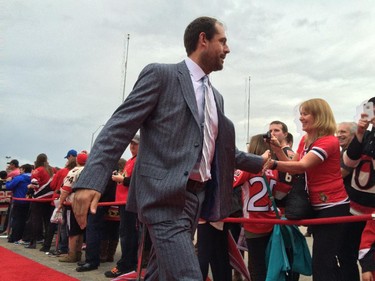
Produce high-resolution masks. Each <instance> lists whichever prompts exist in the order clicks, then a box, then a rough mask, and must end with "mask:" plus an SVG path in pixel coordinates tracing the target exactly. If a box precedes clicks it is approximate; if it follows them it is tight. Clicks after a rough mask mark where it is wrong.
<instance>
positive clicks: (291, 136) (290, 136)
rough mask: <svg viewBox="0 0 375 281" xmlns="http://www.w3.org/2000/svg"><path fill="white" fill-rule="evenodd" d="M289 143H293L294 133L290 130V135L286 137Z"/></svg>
mask: <svg viewBox="0 0 375 281" xmlns="http://www.w3.org/2000/svg"><path fill="white" fill-rule="evenodd" d="M285 140H286V142H287V143H290V144H293V135H292V134H291V133H289V132H288V135H287V136H286V138H285Z"/></svg>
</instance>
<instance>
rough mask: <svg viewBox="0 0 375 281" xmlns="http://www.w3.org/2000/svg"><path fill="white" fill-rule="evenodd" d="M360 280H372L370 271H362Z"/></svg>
mask: <svg viewBox="0 0 375 281" xmlns="http://www.w3.org/2000/svg"><path fill="white" fill-rule="evenodd" d="M362 281H374V276H373V275H372V272H370V271H367V272H363V273H362Z"/></svg>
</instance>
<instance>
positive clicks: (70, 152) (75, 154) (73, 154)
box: [64, 149, 77, 158]
mask: <svg viewBox="0 0 375 281" xmlns="http://www.w3.org/2000/svg"><path fill="white" fill-rule="evenodd" d="M69 156H74V157H77V151H76V150H74V149H71V150H69V151H68V153H67V154H66V156H65V157H64V158H68V157H69Z"/></svg>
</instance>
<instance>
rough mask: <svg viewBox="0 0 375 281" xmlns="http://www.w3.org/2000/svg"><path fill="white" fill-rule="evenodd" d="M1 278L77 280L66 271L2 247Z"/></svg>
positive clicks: (0, 259) (34, 280) (55, 280)
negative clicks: (57, 269) (54, 268)
mask: <svg viewBox="0 0 375 281" xmlns="http://www.w3.org/2000/svg"><path fill="white" fill-rule="evenodd" d="M0 257H1V258H0V280H9V281H21V280H27V281H51V280H54V281H59V280H64V281H77V280H78V279H76V278H73V277H70V276H69V275H66V274H64V273H61V272H59V271H56V270H53V269H52V268H49V267H47V266H44V265H42V264H40V263H37V262H35V261H33V260H31V259H28V258H25V257H24V256H21V255H18V254H15V253H13V252H12V251H9V250H8V249H5V248H3V247H0Z"/></svg>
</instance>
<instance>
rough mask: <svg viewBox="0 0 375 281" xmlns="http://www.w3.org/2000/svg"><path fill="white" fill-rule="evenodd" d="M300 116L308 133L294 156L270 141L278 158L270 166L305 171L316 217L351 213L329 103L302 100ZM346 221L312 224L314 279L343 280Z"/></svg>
mask: <svg viewBox="0 0 375 281" xmlns="http://www.w3.org/2000/svg"><path fill="white" fill-rule="evenodd" d="M299 111H300V117H299V120H300V122H301V124H302V130H303V131H305V132H306V134H305V135H304V136H303V137H302V139H301V142H300V144H299V146H298V149H297V152H296V154H295V156H294V157H293V159H288V158H287V157H286V156H285V154H284V153H283V152H282V150H281V148H280V147H278V146H277V142H276V140H277V139H276V137H273V136H272V138H271V141H270V143H271V145H272V148H273V150H274V151H275V153H276V155H277V157H278V159H280V160H283V161H276V160H272V161H271V163H270V166H271V167H272V168H273V169H277V170H279V171H282V172H288V173H291V174H301V173H305V177H306V183H307V189H308V192H309V196H310V201H311V205H312V206H313V209H314V217H315V218H326V217H338V216H347V215H349V200H348V195H347V193H346V191H345V187H344V183H343V179H342V176H341V170H340V145H339V142H338V139H337V138H336V137H335V135H334V134H335V132H336V122H335V118H334V115H333V112H332V110H331V108H330V106H329V104H328V103H327V102H326V101H325V100H323V99H319V98H315V99H310V100H307V101H305V102H303V103H302V104H301V105H300V107H299ZM343 226H344V225H343V224H324V225H313V226H312V227H311V228H312V234H313V239H314V242H313V281H336V280H341V276H340V275H341V269H340V266H339V265H340V260H341V259H342V257H341V258H340V254H339V250H340V248H341V247H344V244H343V242H344V231H343V230H344V228H343Z"/></svg>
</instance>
